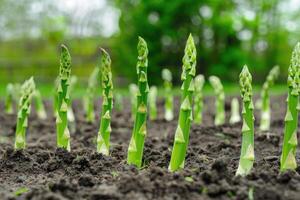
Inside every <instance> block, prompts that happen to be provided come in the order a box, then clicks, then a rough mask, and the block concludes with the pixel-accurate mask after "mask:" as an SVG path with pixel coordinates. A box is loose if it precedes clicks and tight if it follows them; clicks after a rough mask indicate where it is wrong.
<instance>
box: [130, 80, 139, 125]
mask: <svg viewBox="0 0 300 200" xmlns="http://www.w3.org/2000/svg"><path fill="white" fill-rule="evenodd" d="M138 91H139V88H138V86H137V85H136V84H134V83H131V84H130V85H129V94H130V104H131V118H132V119H133V120H134V119H135V115H136V108H137V95H138Z"/></svg>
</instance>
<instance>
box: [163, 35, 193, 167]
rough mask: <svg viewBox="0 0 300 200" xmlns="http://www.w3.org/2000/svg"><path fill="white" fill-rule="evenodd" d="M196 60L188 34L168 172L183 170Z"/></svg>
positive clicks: (191, 40) (191, 115)
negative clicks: (176, 122) (176, 123)
mask: <svg viewBox="0 0 300 200" xmlns="http://www.w3.org/2000/svg"><path fill="white" fill-rule="evenodd" d="M196 59H197V58H196V47H195V43H194V39H193V37H192V35H191V34H190V35H189V38H188V40H187V43H186V47H185V50H184V57H183V59H182V62H183V65H182V74H181V79H182V81H183V84H182V87H181V90H182V96H181V106H180V112H179V119H178V126H177V129H176V133H175V138H174V145H173V150H172V155H171V161H170V165H169V170H170V171H172V172H173V171H176V170H178V169H183V168H184V161H185V155H186V152H187V147H188V143H189V136H190V126H191V122H192V120H193V114H192V102H193V93H194V90H195V86H194V80H193V78H194V77H195V74H196Z"/></svg>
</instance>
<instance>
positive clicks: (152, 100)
mask: <svg viewBox="0 0 300 200" xmlns="http://www.w3.org/2000/svg"><path fill="white" fill-rule="evenodd" d="M156 99H157V87H156V86H151V87H150V91H149V117H150V119H151V120H156V118H157V106H156Z"/></svg>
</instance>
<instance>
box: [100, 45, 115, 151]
mask: <svg viewBox="0 0 300 200" xmlns="http://www.w3.org/2000/svg"><path fill="white" fill-rule="evenodd" d="M101 52H102V58H101V75H102V99H103V100H102V111H101V121H100V129H99V131H98V138H97V152H98V153H102V154H104V155H109V147H110V133H111V126H110V123H111V112H112V107H113V82H112V73H111V60H110V57H109V54H108V53H107V52H106V51H105V50H104V49H101Z"/></svg>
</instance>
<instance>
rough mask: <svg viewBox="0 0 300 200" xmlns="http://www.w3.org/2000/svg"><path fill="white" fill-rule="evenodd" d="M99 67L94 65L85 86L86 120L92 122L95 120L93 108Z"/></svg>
mask: <svg viewBox="0 0 300 200" xmlns="http://www.w3.org/2000/svg"><path fill="white" fill-rule="evenodd" d="M99 71H100V70H99V67H95V69H94V70H93V72H92V74H91V75H90V77H89V83H88V88H87V95H86V102H85V103H86V106H85V110H86V121H87V122H94V121H95V110H94V99H95V93H96V88H97V87H96V86H97V81H98V76H99Z"/></svg>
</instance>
